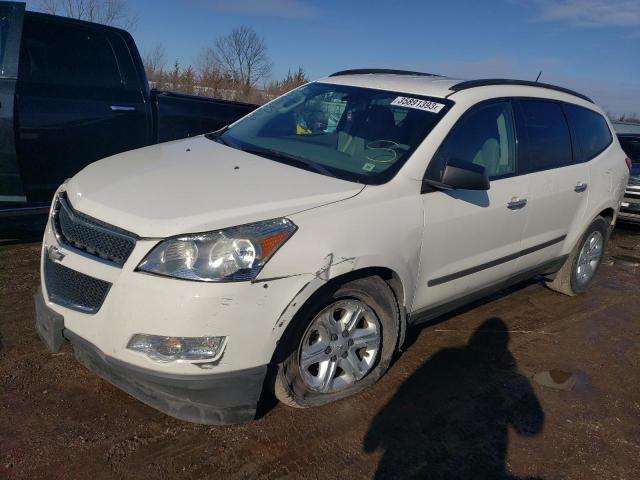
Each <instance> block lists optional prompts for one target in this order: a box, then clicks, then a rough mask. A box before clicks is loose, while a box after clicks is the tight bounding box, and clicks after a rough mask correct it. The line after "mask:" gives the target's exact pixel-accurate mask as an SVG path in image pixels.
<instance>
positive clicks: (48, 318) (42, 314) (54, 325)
mask: <svg viewBox="0 0 640 480" xmlns="http://www.w3.org/2000/svg"><path fill="white" fill-rule="evenodd" d="M34 302H35V307H36V331H37V332H38V336H39V337H40V338H41V339H42V341H43V342H44V343H46V344H47V347H49V350H51V351H52V352H53V353H57V352H58V351H59V350H60V347H62V344H63V342H64V335H63V331H64V317H63V316H62V315H60V314H59V313H57V312H54V311H53V310H51V309H50V308H49V307H47V305H46V303H45V301H44V296H43V295H42V290H40V289H38V292H37V293H36V294H35V295H34Z"/></svg>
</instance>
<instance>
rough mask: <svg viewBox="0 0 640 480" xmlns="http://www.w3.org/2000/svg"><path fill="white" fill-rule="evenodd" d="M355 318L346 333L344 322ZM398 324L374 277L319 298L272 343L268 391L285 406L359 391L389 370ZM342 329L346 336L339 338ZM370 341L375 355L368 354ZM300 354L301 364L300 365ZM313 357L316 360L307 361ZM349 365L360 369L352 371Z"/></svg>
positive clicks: (391, 299)
mask: <svg viewBox="0 0 640 480" xmlns="http://www.w3.org/2000/svg"><path fill="white" fill-rule="evenodd" d="M362 306H363V307H362ZM360 307H362V313H361V315H360V317H358V315H350V314H349V312H359V311H360V310H358V308H360ZM356 317H357V318H358V320H357V321H356V323H355V325H354V326H353V327H352V328H351V330H349V325H350V322H349V321H348V320H349V319H351V318H356ZM331 322H333V323H331ZM332 325H333V327H332ZM398 325H399V310H398V305H397V302H396V298H395V296H394V294H393V292H392V291H391V289H390V288H389V286H388V285H387V284H386V282H385V281H384V280H383V279H382V278H380V277H378V276H371V277H366V278H360V279H356V280H352V281H350V282H348V283H345V284H343V285H341V286H338V287H336V288H334V289H333V290H331V291H329V292H328V293H324V294H321V295H320V296H319V297H318V298H315V299H312V300H310V302H309V303H308V304H307V305H305V306H304V307H303V308H302V309H301V311H300V312H298V314H297V315H296V316H295V317H294V319H293V321H292V323H291V324H290V326H289V328H287V330H286V331H285V334H284V335H283V338H282V339H281V341H280V342H279V344H278V348H277V350H276V353H275V355H274V359H273V362H272V374H271V388H272V390H273V393H274V394H275V396H276V398H278V400H280V401H281V402H282V403H284V404H286V405H289V406H292V407H297V408H307V407H315V406H319V405H324V404H326V403H330V402H333V401H335V400H339V399H341V398H345V397H348V396H351V395H354V394H356V393H358V392H360V391H362V390H363V389H365V388H367V387H369V386H370V385H373V384H374V383H376V382H377V381H378V379H379V378H380V377H382V375H384V373H385V372H386V371H387V369H388V368H389V364H390V363H391V359H392V356H393V353H394V351H395V349H396V344H397V339H398ZM375 328H377V336H378V340H377V341H376V340H374V336H375V335H374V332H375ZM330 329H334V330H330ZM339 331H342V332H343V334H342V335H341V334H339V333H338V332H339ZM345 331H348V332H349V333H348V334H347V335H344V332H345ZM327 342H328V343H327ZM376 342H377V345H378V347H377V351H375V353H373V352H374V344H376ZM326 347H329V349H330V350H331V351H329V350H327V348H326ZM323 349H324V351H322V352H321V350H323ZM316 352H317V353H316ZM345 352H346V353H345ZM303 354H304V356H305V361H306V363H307V365H305V366H304V367H303V366H302V365H301V363H302V364H304V363H305V361H302V362H301V360H302V357H303ZM369 357H371V358H369ZM316 359H319V360H320V362H319V363H317V364H315V363H311V362H313V361H315V360H316ZM355 364H357V365H358V366H359V367H362V368H353V365H355ZM305 367H306V368H305ZM332 368H333V371H334V372H335V373H333V375H334V377H333V380H330V381H328V382H326V381H324V380H326V379H328V378H330V375H332V374H331V371H332V370H331V369H332ZM322 372H326V373H324V374H322ZM352 373H354V374H353V375H352ZM360 375H361V378H357V377H358V376H360ZM349 382H352V383H349Z"/></svg>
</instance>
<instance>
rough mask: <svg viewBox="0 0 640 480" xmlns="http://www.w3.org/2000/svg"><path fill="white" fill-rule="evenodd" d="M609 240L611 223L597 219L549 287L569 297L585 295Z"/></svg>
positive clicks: (600, 218) (549, 283) (548, 283)
mask: <svg viewBox="0 0 640 480" xmlns="http://www.w3.org/2000/svg"><path fill="white" fill-rule="evenodd" d="M608 239H609V223H608V222H607V220H605V219H604V218H603V217H597V218H596V219H595V220H594V221H593V223H592V224H591V225H590V226H589V228H588V229H587V231H586V232H585V234H584V235H583V236H582V238H581V239H580V242H578V243H577V244H576V246H575V247H574V248H573V250H572V251H571V253H570V254H569V257H568V258H567V260H566V261H565V262H564V264H563V265H562V268H560V270H559V271H558V273H557V274H556V276H555V278H554V279H553V280H552V281H548V282H547V286H548V287H549V288H551V289H552V290H555V291H556V292H560V293H564V294H565V295H569V296H574V295H578V294H581V293H584V292H585V291H586V290H587V288H588V287H589V285H590V284H591V282H592V281H593V278H594V277H595V275H596V272H597V271H598V268H600V264H601V263H602V259H603V257H604V250H605V247H606V246H607V241H608Z"/></svg>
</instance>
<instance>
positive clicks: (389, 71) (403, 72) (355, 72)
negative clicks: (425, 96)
mask: <svg viewBox="0 0 640 480" xmlns="http://www.w3.org/2000/svg"><path fill="white" fill-rule="evenodd" d="M367 73H387V74H392V75H416V76H420V77H441V76H442V75H436V74H433V73H424V72H412V71H410V70H393V69H390V68H356V69H354V70H341V71H339V72H336V73H332V74H331V75H329V76H330V77H341V76H342V75H364V74H367Z"/></svg>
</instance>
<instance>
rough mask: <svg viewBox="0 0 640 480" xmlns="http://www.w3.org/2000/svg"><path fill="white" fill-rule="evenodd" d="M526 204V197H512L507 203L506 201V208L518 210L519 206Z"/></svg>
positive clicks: (522, 206)
mask: <svg viewBox="0 0 640 480" xmlns="http://www.w3.org/2000/svg"><path fill="white" fill-rule="evenodd" d="M526 205H527V199H526V198H522V199H518V198H514V199H513V200H511V201H510V202H509V203H507V208H508V209H509V210H519V209H521V208H524V207H525V206H526Z"/></svg>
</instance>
